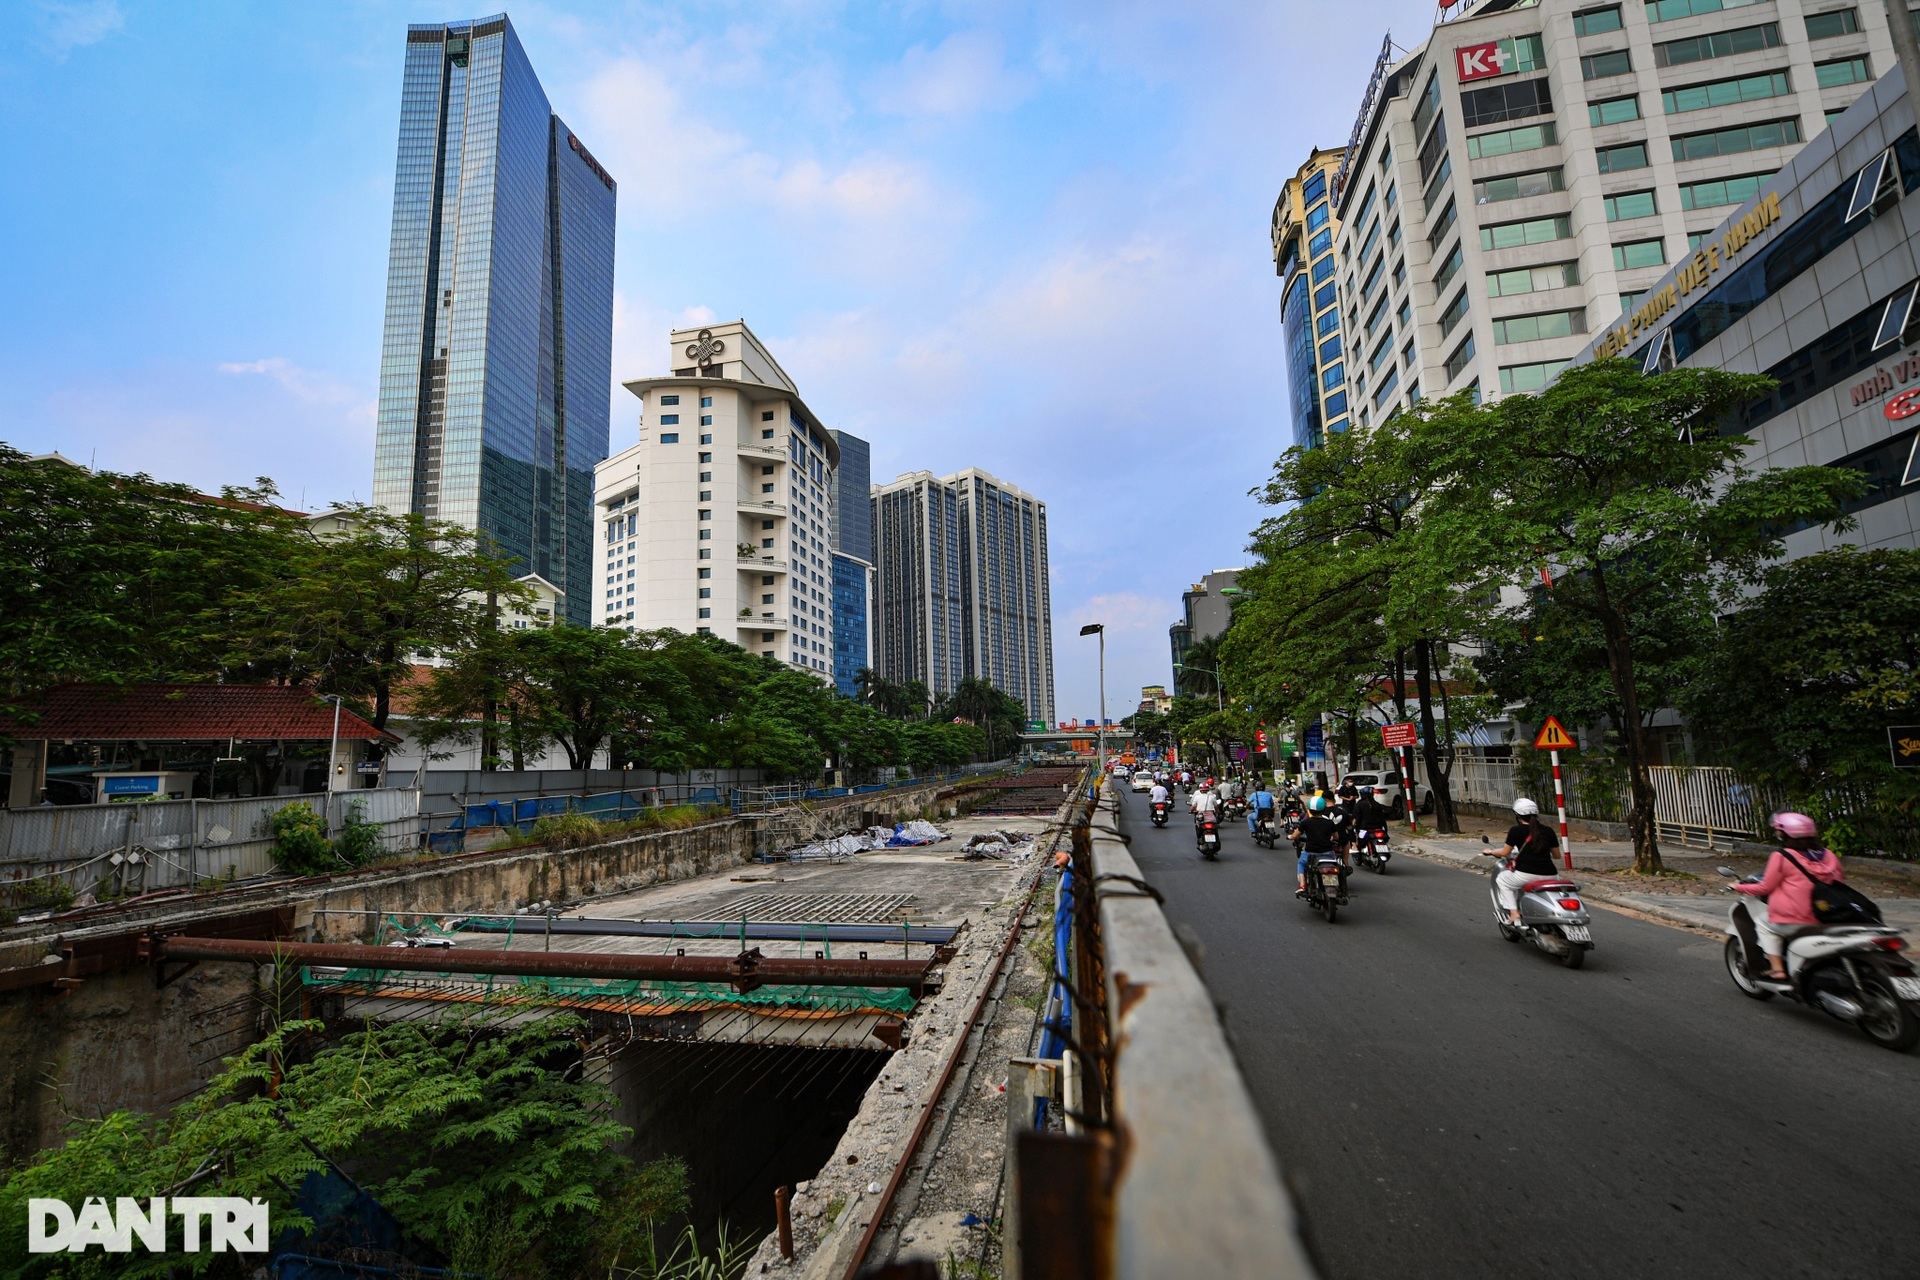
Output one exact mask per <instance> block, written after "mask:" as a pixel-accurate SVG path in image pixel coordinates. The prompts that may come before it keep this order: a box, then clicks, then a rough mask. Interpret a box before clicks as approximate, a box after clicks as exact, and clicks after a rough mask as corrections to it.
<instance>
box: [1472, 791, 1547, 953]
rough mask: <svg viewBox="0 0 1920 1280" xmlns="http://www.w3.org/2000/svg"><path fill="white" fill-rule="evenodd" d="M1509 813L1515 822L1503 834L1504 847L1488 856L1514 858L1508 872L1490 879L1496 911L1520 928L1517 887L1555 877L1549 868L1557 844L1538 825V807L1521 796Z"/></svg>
mask: <svg viewBox="0 0 1920 1280" xmlns="http://www.w3.org/2000/svg"><path fill="white" fill-rule="evenodd" d="M1513 813H1514V817H1515V818H1516V819H1518V821H1516V822H1515V823H1514V824H1513V826H1512V827H1510V828H1509V829H1508V830H1507V843H1506V845H1505V846H1504V847H1502V848H1501V849H1499V850H1497V851H1495V852H1492V853H1491V854H1490V855H1489V856H1491V857H1495V858H1504V857H1506V856H1507V855H1508V854H1515V855H1517V856H1516V857H1515V858H1514V860H1513V869H1512V870H1511V871H1502V872H1501V873H1500V874H1499V875H1497V876H1495V877H1494V886H1495V888H1496V889H1497V890H1498V891H1499V895H1500V909H1501V910H1502V911H1505V912H1506V913H1507V920H1508V922H1509V923H1511V924H1512V925H1513V926H1514V927H1515V928H1520V927H1521V925H1520V889H1521V886H1523V885H1525V884H1526V883H1527V882H1528V881H1529V880H1539V879H1542V878H1544V877H1546V876H1552V875H1558V874H1559V871H1558V869H1557V868H1555V866H1554V865H1553V855H1554V851H1555V850H1557V849H1558V848H1559V847H1560V841H1559V840H1558V839H1556V838H1555V837H1554V834H1553V831H1552V829H1551V828H1550V827H1548V826H1547V824H1546V823H1544V822H1542V821H1540V806H1539V805H1537V804H1535V803H1534V802H1533V801H1531V800H1529V799H1527V798H1526V797H1525V796H1521V797H1520V798H1519V799H1518V800H1515V801H1514V802H1513Z"/></svg>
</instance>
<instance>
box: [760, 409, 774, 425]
mask: <svg viewBox="0 0 1920 1280" xmlns="http://www.w3.org/2000/svg"><path fill="white" fill-rule="evenodd" d="M760 421H762V422H772V421H773V410H771V409H762V410H761V411H760Z"/></svg>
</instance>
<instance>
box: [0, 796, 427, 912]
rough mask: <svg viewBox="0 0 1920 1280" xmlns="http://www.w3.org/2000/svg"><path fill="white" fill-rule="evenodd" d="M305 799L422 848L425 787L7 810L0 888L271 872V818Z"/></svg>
mask: <svg viewBox="0 0 1920 1280" xmlns="http://www.w3.org/2000/svg"><path fill="white" fill-rule="evenodd" d="M298 803H305V804H307V805H308V806H309V807H311V808H312V809H313V811H314V812H315V813H318V814H321V815H322V816H323V817H325V818H326V819H327V828H328V831H329V832H330V833H336V834H337V833H338V831H339V830H340V828H341V827H342V826H343V825H344V823H345V822H346V820H347V819H348V817H350V816H357V817H358V819H359V820H360V821H363V822H370V823H373V824H375V825H376V826H378V827H379V828H380V841H381V844H382V845H383V846H384V847H385V848H386V849H387V850H388V851H389V852H402V851H405V850H409V849H415V848H418V847H419V845H420V793H419V792H418V791H411V790H392V789H380V790H369V791H338V792H333V793H331V794H327V793H321V794H316V795H299V796H256V797H252V798H249V799H244V800H155V801H150V802H146V803H141V804H116V805H60V806H42V807H40V808H34V809H9V810H0V890H4V889H6V888H7V887H8V886H18V885H21V884H24V883H28V882H35V881H37V882H39V883H41V884H43V885H45V884H47V883H49V882H52V881H64V882H65V883H66V884H67V885H68V886H69V887H70V888H71V889H72V890H73V892H74V893H76V894H80V893H86V892H89V891H91V892H96V893H98V892H101V891H102V890H103V889H104V890H106V891H111V892H130V893H141V892H145V891H147V890H151V889H168V888H177V887H187V886H191V885H195V884H198V883H200V882H201V881H203V880H244V879H247V878H248V877H250V876H259V875H265V874H267V873H268V872H270V871H272V870H273V828H272V823H273V815H274V814H275V813H277V812H279V811H280V810H281V809H284V808H286V807H287V806H288V805H290V804H298Z"/></svg>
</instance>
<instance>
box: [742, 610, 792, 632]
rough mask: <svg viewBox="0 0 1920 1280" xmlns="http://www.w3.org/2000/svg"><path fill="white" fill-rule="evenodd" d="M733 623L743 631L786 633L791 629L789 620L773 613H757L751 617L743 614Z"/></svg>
mask: <svg viewBox="0 0 1920 1280" xmlns="http://www.w3.org/2000/svg"><path fill="white" fill-rule="evenodd" d="M733 623H734V625H735V626H736V627H738V628H739V629H740V630H742V631H786V630H788V629H789V624H788V622H787V619H785V618H783V617H780V616H778V615H776V614H772V613H756V614H754V615H753V616H751V617H749V616H747V615H746V614H744V613H743V614H741V615H740V616H739V617H737V618H735V619H734V620H733Z"/></svg>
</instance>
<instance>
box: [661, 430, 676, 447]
mask: <svg viewBox="0 0 1920 1280" xmlns="http://www.w3.org/2000/svg"><path fill="white" fill-rule="evenodd" d="M660 443H661V444H679V443H680V433H679V432H678V431H663V432H661V433H660Z"/></svg>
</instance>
